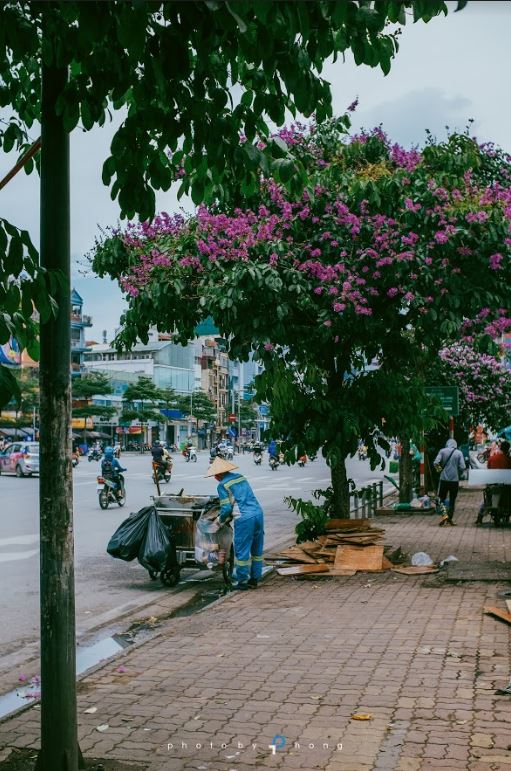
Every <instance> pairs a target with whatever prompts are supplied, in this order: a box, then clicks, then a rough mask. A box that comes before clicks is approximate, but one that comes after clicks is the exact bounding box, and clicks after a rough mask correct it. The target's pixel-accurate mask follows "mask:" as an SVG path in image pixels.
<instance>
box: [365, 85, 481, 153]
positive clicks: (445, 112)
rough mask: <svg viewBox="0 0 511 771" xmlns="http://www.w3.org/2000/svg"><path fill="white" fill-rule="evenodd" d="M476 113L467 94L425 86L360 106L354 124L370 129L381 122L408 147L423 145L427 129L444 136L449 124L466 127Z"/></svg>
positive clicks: (458, 129)
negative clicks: (388, 99) (395, 97)
mask: <svg viewBox="0 0 511 771" xmlns="http://www.w3.org/2000/svg"><path fill="white" fill-rule="evenodd" d="M361 106H362V108H363V104H362V105H361ZM473 113H474V104H473V102H472V101H471V100H470V99H468V98H467V97H465V96H460V95H458V96H452V97H451V96H448V95H447V94H446V93H445V92H443V91H442V90H441V89H439V88H423V89H420V90H414V91H409V92H407V93H406V94H404V95H403V96H401V97H399V98H398V99H394V100H391V101H387V102H383V103H381V104H378V105H376V106H375V107H374V108H371V109H370V110H363V109H362V110H360V112H357V113H356V114H355V120H354V128H355V129H356V130H358V129H359V128H361V127H364V128H366V129H371V128H373V127H374V126H378V125H379V124H380V123H381V124H383V128H384V130H385V131H386V132H387V133H388V135H389V137H390V139H391V140H392V141H396V142H399V143H400V144H403V145H405V146H406V147H408V146H410V145H417V144H419V145H422V144H423V143H424V140H425V138H426V129H429V130H430V131H431V132H432V134H433V135H435V136H437V137H438V138H442V137H443V136H445V133H446V131H445V127H446V126H449V128H450V129H451V131H452V130H457V131H463V130H464V129H465V127H466V126H467V123H468V120H469V119H470V118H472V117H473ZM474 128H475V124H474Z"/></svg>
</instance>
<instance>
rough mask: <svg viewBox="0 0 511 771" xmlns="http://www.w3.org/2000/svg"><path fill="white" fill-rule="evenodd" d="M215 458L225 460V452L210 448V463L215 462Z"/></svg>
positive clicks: (220, 449)
mask: <svg viewBox="0 0 511 771" xmlns="http://www.w3.org/2000/svg"><path fill="white" fill-rule="evenodd" d="M215 458H224V459H225V452H224V450H222V448H220V447H212V448H211V450H210V451H209V460H210V462H211V463H213V461H214V460H215Z"/></svg>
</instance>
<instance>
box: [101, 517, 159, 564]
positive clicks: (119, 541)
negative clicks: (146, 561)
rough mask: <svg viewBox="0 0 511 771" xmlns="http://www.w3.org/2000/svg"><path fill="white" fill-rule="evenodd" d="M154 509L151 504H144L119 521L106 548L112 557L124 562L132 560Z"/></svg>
mask: <svg viewBox="0 0 511 771" xmlns="http://www.w3.org/2000/svg"><path fill="white" fill-rule="evenodd" d="M153 511H155V509H154V507H153V506H144V508H143V509H140V511H137V512H135V513H134V514H130V515H129V517H128V519H125V520H124V522H121V524H120V525H119V527H118V528H117V530H116V531H115V533H114V534H113V536H112V537H111V538H110V540H109V542H108V546H107V547H106V550H107V552H108V554H110V555H111V556H112V557H116V558H117V559H120V560H125V561H126V562H131V560H134V559H135V557H136V556H137V554H138V550H139V549H140V544H141V543H142V541H143V539H144V536H145V533H146V529H147V524H148V521H149V517H150V516H151V513H152V512H153Z"/></svg>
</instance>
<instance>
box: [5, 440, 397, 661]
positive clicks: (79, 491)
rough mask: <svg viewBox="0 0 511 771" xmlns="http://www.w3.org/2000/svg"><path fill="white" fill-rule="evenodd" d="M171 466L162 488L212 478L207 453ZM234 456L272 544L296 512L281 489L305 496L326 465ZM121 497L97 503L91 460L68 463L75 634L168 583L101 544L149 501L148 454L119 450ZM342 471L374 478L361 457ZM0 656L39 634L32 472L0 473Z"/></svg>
mask: <svg viewBox="0 0 511 771" xmlns="http://www.w3.org/2000/svg"><path fill="white" fill-rule="evenodd" d="M173 459H174V472H173V476H172V480H171V482H170V483H169V484H168V485H165V484H163V485H162V492H163V491H165V490H167V489H168V491H169V492H178V491H179V490H180V489H181V488H184V489H185V492H187V493H189V494H214V493H215V492H216V482H215V480H214V479H204V474H205V473H206V469H207V466H208V459H209V454H208V453H206V452H202V453H199V456H198V461H197V463H190V464H188V463H186V462H185V460H184V458H183V457H182V456H180V455H177V454H176V455H174V456H173ZM235 462H236V463H239V466H240V469H241V470H242V471H243V472H244V473H246V474H247V476H248V477H249V479H250V481H251V483H252V486H253V489H254V491H255V493H256V495H257V497H258V498H259V500H260V502H261V504H262V506H263V508H264V510H265V519H266V524H265V530H266V542H265V547H266V548H267V549H268V548H272V549H275V548H277V547H278V546H280V545H281V544H282V543H283V542H284V541H286V540H287V539H289V537H291V536H292V534H293V530H294V526H295V524H296V522H297V517H296V515H295V514H294V513H293V512H290V511H289V509H288V508H287V506H286V504H285V503H284V501H283V499H284V497H285V496H287V495H292V496H302V497H310V492H311V490H314V489H315V488H318V487H319V488H322V487H326V486H327V485H328V483H329V470H328V468H327V466H326V464H325V462H324V461H323V460H322V459H319V458H318V459H317V460H316V461H314V462H313V463H308V464H307V465H306V466H305V468H303V469H300V468H298V466H294V467H287V466H281V467H279V468H278V469H277V471H271V470H270V468H269V467H268V464H267V455H266V454H265V460H264V462H263V465H262V466H261V467H257V466H255V464H254V463H253V459H252V456H251V455H249V454H247V455H241V456H236V459H235ZM121 463H122V464H123V465H125V466H126V467H127V469H128V470H127V472H126V475H125V477H126V488H127V504H126V507H125V508H123V509H121V508H119V507H117V506H113V505H110V508H109V509H107V510H106V511H103V510H101V509H100V507H99V504H98V499H97V494H96V476H97V473H98V469H99V466H98V464H97V463H96V462H95V461H94V462H92V463H89V462H87V461H86V460H85V461H84V460H82V461H81V462H80V464H79V466H78V467H77V468H76V469H75V470H74V472H73V473H74V501H75V577H76V618H77V634H78V638H80V635H81V634H84V633H85V632H86V631H87V630H88V629H90V628H91V627H93V626H98V625H100V624H101V623H102V621H103V620H104V621H105V623H106V622H107V620H108V621H111V620H112V618H115V617H116V614H117V615H121V614H123V613H125V612H126V610H127V609H129V608H131V607H136V605H137V604H138V605H141V604H143V603H144V602H150V601H151V596H154V593H155V592H162V591H166V592H168V591H172V590H171V589H168V588H164V587H162V586H161V584H160V582H159V581H157V582H154V583H153V582H151V581H150V580H149V577H148V575H147V572H146V571H145V570H144V569H143V568H142V567H141V566H140V565H139V564H138V562H137V561H135V562H131V563H126V562H121V561H120V560H115V559H113V558H111V557H110V556H109V555H108V554H107V553H106V551H105V548H106V544H107V542H108V540H109V537H110V536H111V534H112V533H113V532H114V530H115V529H116V528H117V526H118V525H119V524H120V523H121V522H122V520H123V519H124V518H125V517H126V516H127V515H128V514H129V513H130V512H131V511H137V510H138V509H140V508H142V506H147V505H148V504H149V503H150V502H151V495H153V494H154V493H155V487H154V483H153V482H152V480H151V478H150V473H151V470H150V455H149V454H145V455H138V454H130V453H128V454H125V455H124V456H123V457H122V458H121ZM348 473H349V475H350V476H352V477H353V478H354V479H355V480H356V481H357V483H359V484H362V483H363V482H365V483H367V482H369V481H376V480H377V479H379V478H381V477H382V474H381V472H379V471H377V472H373V471H371V470H370V468H369V464H368V463H367V462H360V461H358V460H352V461H351V462H350V463H349V465H348ZM0 501H1V504H0V586H1V587H2V589H1V595H0V596H1V600H0V612H1V618H2V624H1V627H0V660H1V659H2V657H3V656H6V657H8V658H9V657H10V655H17V654H18V653H19V652H20V651H21V650H22V649H24V648H25V646H33V645H34V644H35V643H36V641H37V639H38V635H39V521H38V516H39V515H38V479H37V478H25V479H17V478H16V477H14V476H5V475H2V476H0Z"/></svg>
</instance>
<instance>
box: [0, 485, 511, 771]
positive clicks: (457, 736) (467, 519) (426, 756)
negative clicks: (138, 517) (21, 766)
mask: <svg viewBox="0 0 511 771" xmlns="http://www.w3.org/2000/svg"><path fill="white" fill-rule="evenodd" d="M480 497H481V494H480V493H477V492H473V491H470V492H467V491H465V492H463V494H462V495H461V496H460V499H459V505H458V516H457V521H458V523H459V524H458V527H456V528H449V529H444V528H439V527H438V526H437V522H438V518H437V517H436V516H434V515H433V516H431V515H429V516H428V515H419V514H414V515H411V516H408V515H405V516H403V515H393V516H391V517H390V518H385V519H382V520H381V521H382V523H383V524H384V526H385V527H386V531H387V537H386V542H387V543H391V544H393V545H394V546H396V547H397V546H401V547H402V548H403V550H405V551H407V552H409V553H410V554H411V553H413V552H414V551H426V552H428V553H429V554H430V555H431V557H432V558H433V559H434V560H440V559H442V558H444V557H446V556H448V555H449V554H453V555H455V556H457V557H458V558H459V559H460V561H463V560H464V561H471V562H472V563H480V564H481V565H484V564H485V563H487V562H488V561H503V560H509V552H510V549H511V529H509V528H508V529H505V530H500V529H496V528H492V527H490V526H488V527H483V528H476V527H475V526H474V522H475V516H476V513H475V512H476V510H477V507H478V503H479V500H480ZM507 586H509V584H508V585H507ZM503 588H506V585H504V584H496V583H492V582H486V583H483V582H475V583H459V584H454V585H453V584H447V583H445V581H444V580H443V577H442V576H440V578H437V577H435V576H426V577H424V576H415V577H411V576H410V577H407V576H402V575H397V574H393V573H382V574H357V575H356V576H353V577H352V578H328V579H322V578H319V577H315V578H314V579H312V580H296V579H290V578H280V577H278V576H275V577H272V578H271V579H270V580H269V581H268V582H267V583H266V584H265V585H264V586H263V587H261V588H260V589H259V590H258V591H257V592H255V593H252V592H251V593H243V594H238V595H236V594H233V595H230V596H229V597H228V598H226V599H225V600H224V601H222V602H220V603H218V604H216V605H215V606H213V607H211V608H209V609H206V610H205V611H204V612H202V613H200V614H197V615H195V616H193V617H191V618H182V619H174V620H172V621H170V622H169V624H168V626H167V627H166V628H165V629H164V631H163V632H162V634H161V635H160V636H159V637H158V638H155V639H153V640H152V641H151V642H148V643H146V644H145V645H143V646H141V647H139V648H137V649H135V650H132V651H131V652H130V651H128V652H127V653H126V654H125V655H123V657H122V658H121V659H117V660H116V661H115V662H113V663H110V664H107V665H105V666H104V667H103V668H102V669H100V670H98V671H96V672H95V673H93V674H91V675H89V676H88V677H86V678H85V679H84V680H82V681H81V683H80V686H79V724H80V729H79V730H80V744H81V747H82V750H83V752H84V754H86V755H88V756H94V757H111V758H117V759H119V760H125V761H130V760H131V761H133V762H137V761H138V762H140V763H146V764H147V766H148V768H149V769H150V771H173V770H174V769H175V770H176V771H177V770H178V769H179V770H180V769H204V770H207V771H230V770H231V769H232V770H234V769H235V771H245V770H246V769H253V768H254V767H262V768H267V767H269V768H272V767H276V768H280V769H285V770H287V769H290V770H291V769H299V768H303V769H315V768H320V769H325V771H369V770H370V769H372V770H374V771H427V770H429V769H450V770H451V771H455V770H456V769H460V771H461V769H463V770H464V771H466V770H467V769H468V771H483V770H486V771H498V769H503V770H508V771H511V729H510V725H511V697H510V696H497V695H495V694H494V690H495V688H496V687H503V686H505V685H506V684H507V682H508V680H509V674H510V672H511V661H510V653H511V651H510V644H509V627H507V626H506V625H505V624H504V623H501V622H499V621H497V620H495V619H492V618H490V617H487V616H483V613H482V610H483V607H484V605H486V604H491V605H499V606H500V607H502V608H504V603H503V601H502V599H500V598H498V596H497V593H498V591H499V590H501V589H503ZM119 667H121V668H120V669H119ZM89 707H97V712H96V713H95V714H85V710H86V709H87V708H89ZM357 712H358V713H370V714H371V715H372V719H371V720H369V721H354V720H352V719H351V716H352V714H353V713H357ZM38 721H39V712H38V710H37V709H34V708H32V709H30V710H29V711H27V712H25V713H23V714H22V715H20V716H18V717H16V718H14V719H11V720H9V721H6V722H3V723H1V724H0V748H4V749H5V748H6V747H7V746H17V747H22V746H32V747H37V745H38V741H37V736H38V732H39V725H38ZM104 724H108V726H109V727H108V729H107V730H105V731H104V732H99V731H98V730H97V727H98V726H100V725H104ZM276 734H279V735H281V736H282V737H285V741H286V745H285V747H282V748H280V749H276V750H275V754H272V750H271V749H270V748H269V745H270V744H272V739H273V737H274V736H275V735H276ZM276 743H277V744H282V743H283V740H282V739H278V740H276ZM341 745H342V748H341ZM4 754H5V753H3V752H2V750H1V749H0V758H1V757H3V756H4Z"/></svg>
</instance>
